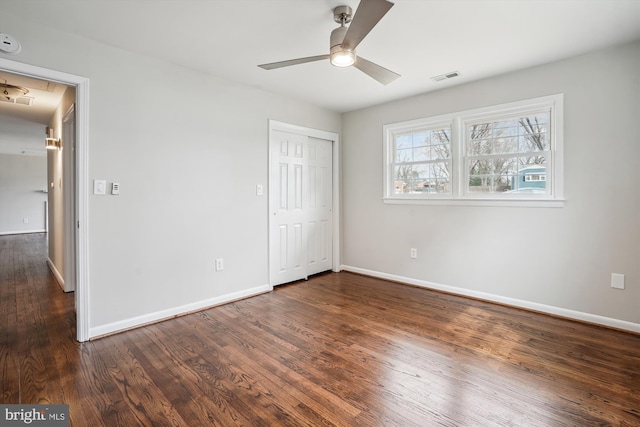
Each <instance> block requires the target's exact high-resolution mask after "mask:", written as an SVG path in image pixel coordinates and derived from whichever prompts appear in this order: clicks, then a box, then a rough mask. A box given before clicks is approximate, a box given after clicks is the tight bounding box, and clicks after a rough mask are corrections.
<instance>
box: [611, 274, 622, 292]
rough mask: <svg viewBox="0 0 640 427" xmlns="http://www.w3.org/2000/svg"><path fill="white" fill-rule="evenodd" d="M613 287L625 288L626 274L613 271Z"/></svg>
mask: <svg viewBox="0 0 640 427" xmlns="http://www.w3.org/2000/svg"><path fill="white" fill-rule="evenodd" d="M611 287H612V288H614V289H624V274H617V273H611Z"/></svg>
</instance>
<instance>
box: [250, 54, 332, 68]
mask: <svg viewBox="0 0 640 427" xmlns="http://www.w3.org/2000/svg"><path fill="white" fill-rule="evenodd" d="M323 59H329V55H317V56H307V57H306V58H298V59H290V60H288V61H280V62H271V63H270V64H261V65H258V67H260V68H262V69H265V70H273V69H275V68H282V67H290V66H292V65H298V64H304V63H306V62H314V61H322V60H323Z"/></svg>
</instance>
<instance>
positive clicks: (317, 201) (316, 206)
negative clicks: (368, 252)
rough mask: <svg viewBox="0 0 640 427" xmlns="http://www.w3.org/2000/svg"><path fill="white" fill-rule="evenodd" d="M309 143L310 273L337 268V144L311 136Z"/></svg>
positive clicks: (308, 221)
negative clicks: (334, 211)
mask: <svg viewBox="0 0 640 427" xmlns="http://www.w3.org/2000/svg"><path fill="white" fill-rule="evenodd" d="M308 143H309V150H308V151H309V167H308V169H307V170H308V180H307V182H308V190H307V195H308V197H309V202H308V205H307V209H306V212H305V213H306V218H307V224H308V229H309V239H308V244H309V246H308V253H309V254H310V256H309V259H308V267H307V274H309V275H311V274H316V273H320V272H322V271H327V270H331V269H332V268H333V263H332V260H333V256H332V253H333V251H332V247H333V245H332V243H333V238H332V237H333V227H332V218H333V214H332V200H333V191H332V188H333V182H332V175H333V169H332V165H333V153H332V148H333V144H332V142H331V141H327V140H324V139H317V138H309V140H308ZM311 230H313V232H311ZM311 254H313V255H311Z"/></svg>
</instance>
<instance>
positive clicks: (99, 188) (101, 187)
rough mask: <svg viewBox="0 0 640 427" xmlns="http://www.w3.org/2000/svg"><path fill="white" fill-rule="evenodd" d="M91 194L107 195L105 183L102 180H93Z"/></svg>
mask: <svg viewBox="0 0 640 427" xmlns="http://www.w3.org/2000/svg"><path fill="white" fill-rule="evenodd" d="M93 194H94V195H96V196H104V195H105V194H107V181H105V180H104V179H94V180H93Z"/></svg>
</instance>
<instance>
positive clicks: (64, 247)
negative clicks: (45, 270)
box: [0, 58, 90, 341]
mask: <svg viewBox="0 0 640 427" xmlns="http://www.w3.org/2000/svg"><path fill="white" fill-rule="evenodd" d="M0 73H2V74H3V75H11V76H15V77H16V78H17V79H18V80H20V79H31V80H33V81H39V82H43V84H45V85H48V86H49V87H51V86H57V85H61V86H64V87H65V88H66V90H64V92H65V93H66V95H63V98H61V103H60V106H59V107H58V108H57V109H56V111H55V112H54V113H53V115H52V116H51V117H50V120H49V121H48V122H46V126H47V127H48V128H50V129H52V131H50V134H49V135H48V136H49V137H50V138H52V139H53V140H59V142H58V144H59V145H60V146H62V149H60V148H59V147H54V150H53V153H54V154H51V155H49V154H48V155H47V168H48V173H47V190H48V191H49V192H52V191H53V192H56V194H55V195H56V196H57V198H55V197H53V196H54V194H52V193H50V194H49V195H48V199H49V202H50V203H49V204H50V205H51V202H52V201H53V200H54V199H55V204H56V205H55V206H49V207H48V212H49V213H50V215H49V218H48V222H49V233H50V240H51V236H52V233H56V237H55V238H54V239H53V242H52V243H50V245H49V261H51V264H50V265H52V266H53V268H52V271H54V270H57V275H60V278H59V281H60V279H61V280H62V283H65V282H66V284H68V285H69V289H65V290H75V305H76V326H77V339H78V341H86V340H88V339H89V338H90V332H89V325H90V322H89V310H88V309H89V307H88V306H89V304H88V283H87V278H88V271H87V241H88V236H87V234H88V227H87V220H86V218H87V197H86V195H87V194H88V193H87V166H88V157H87V134H88V120H87V119H88V86H89V81H88V79H86V78H84V77H80V76H75V75H72V74H67V73H61V72H58V71H55V70H49V69H45V68H41V67H35V66H32V65H28V64H22V63H19V62H15V61H9V60H6V59H2V58H0ZM25 81H27V80H25ZM33 84H35V83H33ZM64 96H66V98H64ZM5 111H6V109H5ZM39 120H40V122H42V121H46V119H43V118H40V119H39ZM63 129H64V130H65V132H64V134H65V135H64V140H63V139H62V136H63ZM44 137H45V134H44V133H43V134H42V138H43V139H42V144H43V146H44ZM65 140H66V141H67V146H66V147H65V146H64V143H65ZM74 143H75V144H74ZM56 150H57V152H56ZM52 257H54V258H55V259H52ZM61 270H62V271H61ZM54 274H56V271H54ZM57 278H58V277H57Z"/></svg>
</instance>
